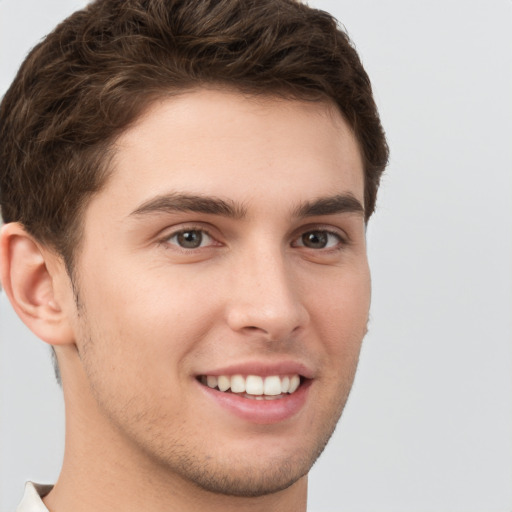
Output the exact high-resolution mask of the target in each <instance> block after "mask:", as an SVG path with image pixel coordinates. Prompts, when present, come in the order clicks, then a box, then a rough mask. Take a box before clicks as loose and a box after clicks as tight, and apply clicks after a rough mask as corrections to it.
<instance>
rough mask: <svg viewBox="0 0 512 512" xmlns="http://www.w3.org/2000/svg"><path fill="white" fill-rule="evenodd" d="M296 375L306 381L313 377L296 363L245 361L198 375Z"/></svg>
mask: <svg viewBox="0 0 512 512" xmlns="http://www.w3.org/2000/svg"><path fill="white" fill-rule="evenodd" d="M295 374H298V375H300V376H302V377H305V378H307V379H312V378H313V377H314V371H313V369H312V368H310V367H309V366H308V365H306V364H304V363H301V362H298V361H289V360H288V361H271V362H270V361H267V362H265V361H246V362H241V363H236V364H230V365H228V366H223V367H219V368H215V369H208V370H205V371H204V372H201V373H199V374H198V375H212V376H216V377H218V376H219V375H259V376H261V377H268V376H270V375H295Z"/></svg>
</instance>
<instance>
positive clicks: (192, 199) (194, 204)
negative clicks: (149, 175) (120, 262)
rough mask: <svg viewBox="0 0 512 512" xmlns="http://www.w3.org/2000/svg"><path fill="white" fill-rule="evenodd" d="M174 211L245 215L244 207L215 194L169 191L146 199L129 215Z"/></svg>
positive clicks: (230, 216) (239, 217)
mask: <svg viewBox="0 0 512 512" xmlns="http://www.w3.org/2000/svg"><path fill="white" fill-rule="evenodd" d="M175 212H196V213H206V214H210V215H221V216H223V217H229V218H232V219H243V218H244V217H245V216H246V215H247V210H246V208H244V207H243V206H242V205H241V204H238V203H235V202H234V201H231V200H226V199H221V198H220V197H215V196H200V195H194V194H179V193H171V194H163V195H158V196H155V197H153V198H151V199H148V200H147V201H145V202H144V203H142V204H141V205H140V206H138V207H137V208H136V209H135V210H134V211H133V212H132V213H130V216H132V215H133V216H137V217H138V216H143V215H149V214H153V213H175Z"/></svg>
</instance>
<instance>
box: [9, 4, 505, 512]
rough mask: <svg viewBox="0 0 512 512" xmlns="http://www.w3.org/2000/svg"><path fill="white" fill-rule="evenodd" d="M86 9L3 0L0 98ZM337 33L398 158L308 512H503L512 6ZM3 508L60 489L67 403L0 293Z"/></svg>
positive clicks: (386, 10)
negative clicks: (356, 344) (357, 338)
mask: <svg viewBox="0 0 512 512" xmlns="http://www.w3.org/2000/svg"><path fill="white" fill-rule="evenodd" d="M83 4H84V2H82V1H79V0H52V1H50V0H44V1H42V0H30V1H29V0H0V94H3V92H4V91H5V90H6V88H7V86H8V84H9V83H10V81H11V80H12V78H13V75H14V73H15V70H16V69H17V67H18V65H19V63H20V61H21V60H22V59H23V57H24V55H25V54H26V52H27V50H28V49H29V48H30V47H31V46H32V45H33V44H35V42H37V41H38V40H39V38H40V37H41V36H42V35H43V34H45V33H46V32H48V31H49V30H50V29H51V28H52V27H53V26H54V25H55V23H56V22H57V21H59V20H60V19H62V18H63V17H64V16H65V15H67V14H68V13H70V12H71V11H73V10H74V9H75V8H76V7H78V6H80V5H83ZM311 4H313V5H315V6H319V7H321V8H324V9H326V10H329V11H331V12H333V13H334V14H335V15H336V16H337V17H338V18H339V19H340V20H341V22H342V23H343V24H344V25H345V26H346V27H347V29H348V32H349V34H350V35H351V36H352V38H353V39H354V41H355V43H356V46H357V48H358V50H359V52H360V55H361V56H362V59H363V61H364V64H365V66H366V68H367V70H368V72H369V74H370V76H371V78H372V82H373V84H374V89H375V94H376V98H377V102H378V104H379V106H380V111H381V115H382V119H383V123H384V125H385V128H386V131H387V134H388V137H389V142H390V146H391V150H392V158H391V164H390V166H389V170H388V172H387V175H386V176H385V178H384V180H383V183H382V189H381V192H380V198H379V205H378V213H377V214H376V215H375V217H374V218H373V219H372V220H371V222H370V226H369V231H368V238H369V251H370V258H371V264H372V268H373V288H374V294H373V304H372V320H371V325H370V333H369V335H368V337H367V338H366V341H365V344H364V347H363V353H362V357H361V364H360V368H359V371H358V375H357V379H356V384H355V387H354V390H353V392H352V395H351V398H350V401H349V404H348V406H347V408H346V411H345V414H344V417H343V420H342V422H341V424H340V426H339V428H338V430H337V432H336V434H335V436H334V438H333V439H332V441H331V443H330V445H329V447H328V448H327V451H326V453H325V454H324V455H323V456H322V458H321V459H320V461H319V462H318V464H317V465H316V466H315V468H314V469H313V471H312V474H311V480H310V481H311V485H310V507H309V509H310V511H312V512H317V511H323V512H329V511H333V512H340V511H346V512H384V511H386V512H511V511H512V343H511V341H512V336H511V334H512V321H511V312H512V272H511V267H512V172H511V171H512V96H511V95H512V2H511V1H510V0H430V1H429V2H426V1H421V2H420V1H413V0H387V1H385V0H383V1H376V0H373V1H369V0H341V1H336V0H330V1H329V0H316V1H313V2H311ZM0 314H1V319H0V339H1V343H0V386H1V388H0V400H1V401H0V454H1V466H0V510H2V511H4V512H9V511H13V510H14V508H15V504H16V502H17V501H18V499H19V498H20V495H21V493H22V488H23V482H24V481H25V480H26V479H33V480H35V481H39V482H53V481H54V480H55V478H56V476H57V474H58V468H59V464H60V459H61V456H62V439H63V424H62V422H63V419H62V418H63V415H62V403H61V393H60V390H59V388H58V387H57V386H56V384H55V383H54V381H53V375H52V369H51V366H50V358H49V355H48V350H47V348H46V347H45V346H44V345H43V343H42V342H40V341H37V340H36V339H34V338H33V336H31V334H30V333H29V332H28V331H27V329H26V328H24V327H23V326H22V325H21V324H20V322H19V321H18V320H17V318H16V317H15V315H14V314H13V312H12V310H11V309H10V306H9V304H8V302H7V300H6V298H5V296H1V297H0Z"/></svg>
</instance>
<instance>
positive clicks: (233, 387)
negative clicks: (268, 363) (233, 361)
mask: <svg viewBox="0 0 512 512" xmlns="http://www.w3.org/2000/svg"><path fill="white" fill-rule="evenodd" d="M197 379H198V381H199V382H200V383H201V384H202V385H204V386H207V387H209V388H211V389H215V390H218V391H221V392H224V393H234V394H237V395H239V396H242V397H244V398H249V399H252V400H278V399H280V398H285V397H286V396H289V395H291V394H293V393H295V392H296V391H297V390H298V389H299V388H300V387H301V386H302V385H303V384H305V382H306V381H308V380H309V379H306V378H305V377H302V376H301V375H298V374H291V375H269V376H265V377H263V376H259V375H241V374H237V375H200V376H199V377H198V378H197Z"/></svg>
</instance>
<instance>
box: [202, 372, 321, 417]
mask: <svg viewBox="0 0 512 512" xmlns="http://www.w3.org/2000/svg"><path fill="white" fill-rule="evenodd" d="M197 384H198V386H200V387H201V389H202V390H203V392H204V393H206V394H207V396H208V397H209V398H211V399H212V400H214V401H215V402H216V403H218V404H219V405H220V406H221V407H223V408H224V409H226V410H228V411H229V412H231V413H232V414H234V415H235V416H238V417H239V418H241V419H243V420H245V421H249V422H252V423H258V424H261V425H266V424H271V423H279V422H281V421H285V420H287V419H289V418H291V417H293V416H295V415H296V414H297V413H298V412H299V411H300V410H301V409H302V407H303V406H304V404H305V402H306V398H307V396H308V391H309V387H310V385H311V380H306V381H305V382H303V383H302V384H301V386H300V387H299V388H298V389H297V391H295V392H294V393H292V394H290V395H285V396H284V397H283V398H277V399H275V400H265V399H263V400H255V399H252V398H244V397H242V396H240V395H237V394H235V393H229V392H227V393H226V392H223V391H219V390H217V389H212V388H209V387H208V386H205V385H203V384H201V383H199V382H198V383H197Z"/></svg>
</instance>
